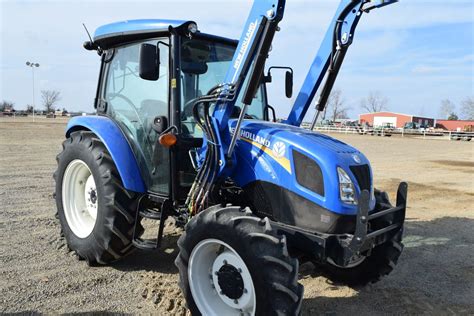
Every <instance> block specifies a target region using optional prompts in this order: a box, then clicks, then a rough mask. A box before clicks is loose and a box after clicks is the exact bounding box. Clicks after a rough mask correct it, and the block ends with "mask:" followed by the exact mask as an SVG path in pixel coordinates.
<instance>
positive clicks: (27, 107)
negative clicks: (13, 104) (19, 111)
mask: <svg viewBox="0 0 474 316" xmlns="http://www.w3.org/2000/svg"><path fill="white" fill-rule="evenodd" d="M33 109H34V108H33V106H32V105H30V104H28V105H27V106H26V113H33Z"/></svg>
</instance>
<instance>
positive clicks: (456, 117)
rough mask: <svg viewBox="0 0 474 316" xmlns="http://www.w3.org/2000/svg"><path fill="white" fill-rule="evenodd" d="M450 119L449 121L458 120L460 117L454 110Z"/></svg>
mask: <svg viewBox="0 0 474 316" xmlns="http://www.w3.org/2000/svg"><path fill="white" fill-rule="evenodd" d="M448 120H449V121H457V120H459V117H458V116H457V115H456V113H454V112H453V113H451V114H449V116H448Z"/></svg>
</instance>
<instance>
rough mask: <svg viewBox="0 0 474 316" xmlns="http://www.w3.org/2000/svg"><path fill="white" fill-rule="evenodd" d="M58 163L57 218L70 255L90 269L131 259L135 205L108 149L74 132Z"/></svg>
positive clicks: (90, 136) (84, 133)
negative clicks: (128, 255)
mask: <svg viewBox="0 0 474 316" xmlns="http://www.w3.org/2000/svg"><path fill="white" fill-rule="evenodd" d="M56 159H57V162H58V169H57V170H56V172H55V173H54V176H53V177H54V179H55V181H56V206H57V210H58V212H57V217H58V218H59V221H60V224H61V233H62V234H63V235H64V237H65V239H66V242H67V245H68V247H69V249H70V250H73V251H75V252H76V253H77V255H78V256H79V258H80V259H85V260H86V261H87V263H88V264H89V265H94V264H97V263H98V264H107V263H110V262H112V261H115V260H117V259H120V258H122V257H124V256H126V255H127V254H129V253H130V252H131V251H132V250H133V249H134V248H133V246H132V235H133V229H134V222H135V215H134V214H135V212H136V206H137V202H136V201H137V200H136V196H135V194H134V193H132V192H129V191H127V190H125V189H124V188H123V186H122V181H121V179H120V176H119V174H118V171H117V168H116V167H115V164H114V162H113V160H112V158H111V157H110V154H109V152H108V151H107V149H106V148H105V146H104V144H103V143H102V142H101V141H100V139H99V138H97V136H96V135H95V134H93V133H92V132H89V131H77V132H73V133H71V135H70V137H69V138H68V139H66V140H65V141H64V143H63V151H62V152H61V153H60V154H59V155H58V156H57V158H56ZM137 229H138V230H139V232H141V231H142V228H141V226H139V227H137Z"/></svg>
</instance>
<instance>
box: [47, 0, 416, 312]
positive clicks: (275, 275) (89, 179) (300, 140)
mask: <svg viewBox="0 0 474 316" xmlns="http://www.w3.org/2000/svg"><path fill="white" fill-rule="evenodd" d="M393 2H395V1H394V0H386V1H383V0H342V1H341V3H340V6H339V7H338V9H337V12H336V14H335V17H334V19H333V21H332V22H331V25H330V27H329V29H328V32H327V34H326V36H325V37H324V39H323V43H322V45H321V48H320V49H319V51H318V53H317V56H316V58H315V59H314V62H313V64H312V65H311V68H310V70H309V72H308V75H307V77H306V79H305V81H304V83H303V86H302V88H301V91H300V92H299V94H298V95H297V97H296V99H295V103H294V106H293V108H292V110H291V112H290V113H289V115H288V118H287V119H286V120H284V121H282V122H281V123H277V122H276V119H275V111H274V109H273V107H272V106H270V105H269V104H268V102H267V90H266V85H267V84H268V83H270V82H271V81H272V74H271V72H272V70H278V69H281V68H283V69H286V73H285V84H286V91H285V92H286V95H287V96H288V97H291V95H292V89H293V88H292V80H293V71H292V70H291V68H288V67H270V68H269V70H268V71H267V72H266V73H265V72H264V70H265V61H266V59H267V57H268V54H269V51H270V48H271V43H272V39H273V37H274V35H275V33H276V32H277V31H279V30H280V29H279V26H278V24H279V22H280V21H281V20H282V18H283V12H284V7H285V1H284V0H256V1H255V3H254V5H253V7H252V9H251V12H250V15H249V18H248V21H247V23H246V24H245V27H244V31H243V34H242V37H241V39H240V40H239V41H235V40H231V39H228V38H223V37H219V36H216V35H211V34H206V33H203V32H201V31H199V30H198V27H197V24H196V23H195V22H193V21H175V20H134V21H126V22H118V23H113V24H109V25H105V26H102V27H100V28H98V29H97V30H96V32H95V34H94V37H93V38H91V39H90V41H88V42H86V43H84V47H85V48H86V49H88V50H95V51H96V52H97V53H98V54H99V55H100V57H101V66H100V74H99V82H98V86H97V93H96V97H95V107H96V109H97V115H93V116H82V117H75V118H73V119H71V120H70V121H69V123H68V126H67V130H66V140H65V141H64V143H63V151H62V152H61V153H60V154H59V155H58V157H57V161H58V169H57V171H56V172H55V175H54V178H55V179H56V201H57V209H58V217H59V220H60V222H61V226H62V231H63V234H64V236H65V238H66V240H67V243H68V246H69V248H70V249H72V250H74V251H75V252H76V253H77V255H78V257H79V258H82V259H84V260H86V261H87V263H89V264H107V263H110V262H112V261H115V260H118V259H120V258H122V257H124V256H126V255H128V254H130V253H131V252H132V251H133V250H134V249H136V248H139V249H147V250H152V249H158V248H159V247H160V243H161V240H162V237H163V229H164V223H165V220H167V219H174V223H175V224H176V225H178V226H182V227H184V232H183V234H182V235H181V237H180V239H179V241H178V247H179V254H178V256H177V258H176V261H175V263H176V266H177V267H178V269H179V274H180V287H181V289H182V291H183V294H184V296H185V298H186V301H187V305H188V307H189V309H190V310H191V312H192V314H193V315H194V314H195V315H199V314H204V315H263V314H265V315H267V314H268V315H273V314H284V315H289V314H298V313H299V311H300V308H301V301H302V297H303V287H302V285H301V284H299V283H298V267H299V263H300V262H305V261H311V262H313V263H314V264H315V265H316V267H317V269H319V270H320V271H321V272H322V273H325V274H326V275H327V276H328V277H329V278H331V279H333V280H336V281H339V282H344V283H346V284H349V285H361V284H367V283H369V282H375V281H378V280H379V279H380V278H381V277H382V276H384V275H387V274H389V273H390V272H391V271H392V269H393V268H394V267H395V265H396V263H397V260H398V258H399V256H400V254H401V252H402V248H403V245H402V242H401V241H402V232H403V224H404V220H405V208H406V197H407V185H406V183H401V184H400V186H399V188H398V193H397V201H396V205H395V206H392V205H391V204H390V202H389V200H388V197H387V194H386V193H384V192H382V191H378V190H376V189H374V186H373V176H372V170H371V167H370V163H369V161H368V160H367V158H366V157H365V156H364V155H363V154H362V153H361V152H359V151H358V150H357V149H355V148H353V147H351V146H349V145H347V144H345V143H343V142H341V141H339V140H336V139H333V138H331V137H328V136H326V135H322V134H319V133H315V132H313V131H312V130H307V129H303V128H301V127H300V125H301V123H302V121H303V118H304V117H305V115H306V112H307V110H308V108H309V107H310V104H311V102H312V100H313V98H314V97H315V95H316V92H317V91H319V92H320V93H319V96H318V99H317V102H316V109H317V112H316V113H317V114H316V116H315V117H314V118H313V126H314V123H315V122H316V120H317V118H318V114H319V113H320V112H321V111H322V110H324V107H325V105H326V102H327V99H328V96H329V93H330V91H331V88H332V86H333V84H334V81H335V79H336V77H337V74H338V71H339V69H340V67H341V65H342V62H343V60H344V57H345V55H346V52H347V50H348V48H349V46H350V45H351V44H352V41H353V39H354V32H355V29H356V26H357V24H358V22H359V20H360V18H361V17H362V15H363V14H364V13H367V12H369V11H371V10H373V9H375V8H379V7H382V6H385V5H387V4H391V3H393ZM143 219H149V220H156V221H157V224H158V223H159V225H157V229H158V233H157V238H155V239H145V238H144V237H143V233H144V228H143V226H142V220H143Z"/></svg>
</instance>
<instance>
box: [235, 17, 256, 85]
mask: <svg viewBox="0 0 474 316" xmlns="http://www.w3.org/2000/svg"><path fill="white" fill-rule="evenodd" d="M257 24H258V19H257V20H255V21H254V22H251V23H250V24H249V28H248V30H247V33H246V34H245V37H244V40H243V42H242V46H241V47H240V50H239V54H238V55H237V58H236V59H235V62H234V69H235V70H237V69H239V68H240V65H241V64H242V60H243V59H244V56H245V54H246V53H247V50H248V48H249V44H250V40H251V38H252V37H253V35H254V33H255V30H256V29H257ZM236 75H237V73H236ZM234 79H235V78H234ZM234 79H232V81H234Z"/></svg>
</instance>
